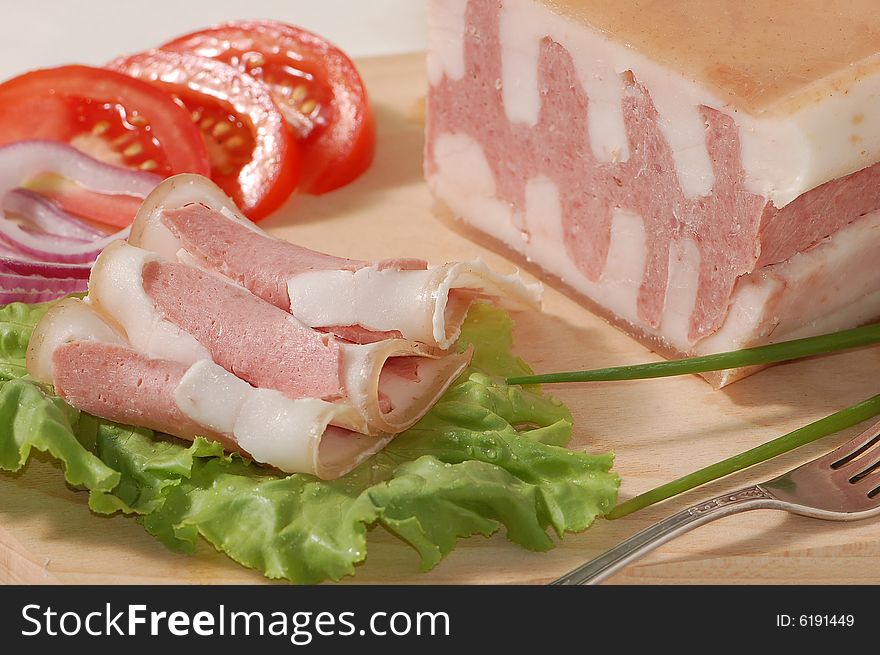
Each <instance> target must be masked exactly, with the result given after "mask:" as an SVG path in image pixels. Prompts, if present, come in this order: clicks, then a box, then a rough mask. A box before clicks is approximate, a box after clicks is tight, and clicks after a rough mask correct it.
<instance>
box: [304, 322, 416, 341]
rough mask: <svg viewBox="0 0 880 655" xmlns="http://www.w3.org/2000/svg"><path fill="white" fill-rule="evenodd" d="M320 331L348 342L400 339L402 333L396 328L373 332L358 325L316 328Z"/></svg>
mask: <svg viewBox="0 0 880 655" xmlns="http://www.w3.org/2000/svg"><path fill="white" fill-rule="evenodd" d="M317 329H318V330H320V331H321V332H330V333H331V334H335V335H336V336H337V337H339V338H340V339H343V340H345V341H348V342H349V343H357V344H367V343H376V342H377V341H384V340H385V339H400V338H402V336H403V335H401V334H400V332H399V331H397V330H389V331H387V332H374V331H373V330H368V329H367V328H364V327H361V326H360V325H330V326H327V327H321V328H317Z"/></svg>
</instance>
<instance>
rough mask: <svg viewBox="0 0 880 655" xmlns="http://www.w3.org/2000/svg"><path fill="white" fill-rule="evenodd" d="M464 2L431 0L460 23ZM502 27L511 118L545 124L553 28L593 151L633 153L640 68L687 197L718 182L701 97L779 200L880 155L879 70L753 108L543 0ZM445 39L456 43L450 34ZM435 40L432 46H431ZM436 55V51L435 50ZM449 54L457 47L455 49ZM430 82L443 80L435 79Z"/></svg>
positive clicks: (748, 173) (754, 182)
mask: <svg viewBox="0 0 880 655" xmlns="http://www.w3.org/2000/svg"><path fill="white" fill-rule="evenodd" d="M461 4H462V3H461V2H460V1H459V0H456V2H439V1H438V2H432V3H431V5H430V7H429V26H434V25H442V24H446V23H450V22H455V20H457V19H458V16H460V15H463V14H461V12H460V10H461ZM430 29H434V28H433V27H431V28H430ZM464 29H466V28H464ZM501 32H502V44H501V46H502V69H503V73H502V78H503V79H502V80H501V82H502V83H503V98H504V103H505V110H506V112H507V115H508V117H509V119H510V120H511V121H514V122H519V123H526V124H529V125H534V124H535V123H537V120H538V116H539V112H540V103H541V92H540V89H538V82H537V66H538V53H539V44H540V40H541V39H543V38H545V37H550V38H552V39H554V40H555V41H557V42H559V43H560V44H561V45H562V46H564V47H565V48H566V49H567V50H568V51H569V52H570V53H571V54H572V57H573V59H574V61H575V65H576V68H577V71H578V76H579V78H580V79H581V82H582V84H583V86H584V89H585V91H586V93H587V95H588V97H589V101H590V110H589V113H590V115H589V116H588V121H589V128H590V146H591V147H592V150H593V153H594V154H595V156H596V157H597V158H598V159H600V160H601V161H612V160H615V159H618V160H625V159H626V158H627V157H628V155H629V153H628V145H627V140H626V134H625V130H624V127H623V125H624V123H623V112H622V107H621V104H620V94H621V90H620V89H621V83H620V74H621V73H623V72H625V71H632V72H633V74H634V75H635V77H636V79H637V80H638V81H639V82H640V83H641V84H643V85H644V86H645V87H646V88H647V89H648V92H649V93H650V94H651V98H652V100H653V102H654V105H655V106H656V107H657V110H658V113H659V119H658V120H659V125H660V128H661V130H662V131H663V134H664V136H665V138H666V139H667V141H668V142H669V144H670V147H671V149H672V153H673V159H674V162H675V166H676V173H677V175H678V179H679V183H680V185H681V188H682V190H683V191H684V193H685V195H687V196H689V197H696V196H701V195H706V194H708V193H709V192H710V191H711V189H712V184H713V182H714V171H713V169H712V165H711V160H710V157H709V153H708V150H707V148H706V144H705V136H706V128H705V123H704V121H703V118H702V116H701V114H700V107H701V106H706V107H711V108H714V109H717V110H719V111H721V112H723V113H725V114H727V115H729V116H731V117H732V118H733V120H734V122H735V123H736V125H737V128H738V131H739V137H740V142H741V146H742V165H743V170H744V171H745V178H746V187H747V188H748V190H750V191H751V192H753V193H756V194H758V195H760V196H762V197H765V198H767V199H768V200H770V201H771V202H772V203H773V204H774V205H775V206H776V207H783V206H785V205H786V204H788V203H789V202H791V201H792V200H794V199H795V198H797V197H798V196H800V195H801V194H803V193H805V192H807V191H809V190H810V189H813V188H815V187H817V186H819V185H821V184H823V183H825V182H828V181H830V180H833V179H836V178H838V177H842V176H844V175H847V174H849V173H852V172H855V171H858V170H861V169H862V168H865V167H866V166H869V165H871V164H873V163H874V162H876V161H878V160H880V120H876V119H872V118H871V116H870V112H866V108H869V109H870V107H872V106H876V104H877V98H880V72H876V73H871V74H866V75H864V76H862V77H861V78H859V79H858V80H856V81H855V82H854V83H853V84H852V85H851V86H850V87H849V88H848V90H847V92H846V93H835V94H826V95H824V96H822V98H821V100H817V101H814V102H804V103H801V104H800V105H799V106H798V107H797V108H796V109H794V110H788V109H784V108H780V109H778V110H776V109H774V108H772V107H771V108H769V109H768V110H767V111H765V112H763V113H760V114H749V113H747V112H744V111H734V110H733V109H732V108H731V107H730V106H729V105H728V104H727V103H726V102H725V100H724V99H723V98H720V97H717V96H716V95H714V94H713V93H712V92H711V91H710V90H708V89H706V88H704V87H702V86H699V85H698V84H696V83H694V82H693V81H692V80H689V79H687V78H685V77H684V76H682V75H680V74H679V73H677V72H675V71H672V70H670V69H668V68H665V67H663V66H660V65H658V64H657V63H656V62H654V61H652V60H651V59H649V58H647V57H645V56H644V55H642V54H640V53H638V52H636V51H634V50H632V49H631V48H629V47H627V45H626V44H624V43H620V42H618V41H615V40H614V39H613V38H610V37H609V36H608V35H605V34H602V33H599V32H597V31H595V30H593V29H592V28H590V27H587V26H586V25H584V24H582V23H579V22H576V21H573V20H571V19H569V18H567V17H564V16H561V15H558V14H555V13H554V12H553V11H552V10H551V9H549V8H547V7H546V6H545V5H543V4H541V3H539V2H535V0H504V3H503V9H502V15H501ZM462 33H463V32H462ZM456 34H458V32H456ZM455 43H456V45H455V49H456V53H457V54H456V55H455V59H456V61H458V59H457V58H458V57H459V56H460V57H461V61H462V62H463V58H464V43H463V41H462V42H461V43H460V44H459V43H458V41H457V40H456V41H455ZM445 47H446V48H447V49H448V48H452V45H451V42H447V43H446V44H445ZM433 49H434V47H433V46H432V45H429V50H433ZM435 56H436V55H435V54H434V52H429V59H430V58H431V57H435ZM442 57H443V58H444V59H447V58H450V57H451V55H450V54H449V52H448V50H447V51H446V54H444V55H442ZM462 69H463V64H462ZM431 82H432V84H435V83H436V82H435V81H434V80H433V79H432V80H431ZM860 117H861V118H860Z"/></svg>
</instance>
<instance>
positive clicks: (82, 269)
mask: <svg viewBox="0 0 880 655" xmlns="http://www.w3.org/2000/svg"><path fill="white" fill-rule="evenodd" d="M9 252H11V251H6V250H5V249H3V248H2V247H0V273H15V274H18V275H42V276H43V277H55V278H58V277H60V278H71V277H73V278H77V279H79V280H87V279H89V272H90V271H91V270H92V264H91V263H87V264H59V263H57V262H40V261H36V260H33V259H21V255H19V254H18V253H13V256H11V257H10V256H9V254H8V253H9Z"/></svg>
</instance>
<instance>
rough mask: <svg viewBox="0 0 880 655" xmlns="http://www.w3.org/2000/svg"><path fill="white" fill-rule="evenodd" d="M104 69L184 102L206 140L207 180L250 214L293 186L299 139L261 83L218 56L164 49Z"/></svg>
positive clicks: (276, 202) (272, 205) (267, 208)
mask: <svg viewBox="0 0 880 655" xmlns="http://www.w3.org/2000/svg"><path fill="white" fill-rule="evenodd" d="M109 68H112V69H114V70H117V71H121V72H123V73H125V74H127V75H131V76H132V77H135V78H137V79H141V80H145V81H148V82H150V83H151V84H154V85H155V86H156V87H158V88H160V89H162V90H164V91H165V92H166V93H169V94H171V95H173V96H174V97H175V98H177V99H178V100H179V101H180V102H182V103H183V104H184V105H185V106H186V108H187V109H188V110H189V111H190V117H191V118H190V120H191V121H193V122H194V123H195V124H196V125H197V126H198V128H199V130H200V131H201V134H202V137H203V139H204V141H205V143H206V144H207V147H208V153H209V154H210V158H211V178H212V179H213V180H214V181H215V182H216V183H217V184H218V185H219V186H220V187H221V188H222V189H223V190H224V191H225V192H226V193H227V194H228V195H229V196H230V197H232V199H233V200H234V201H235V203H236V204H237V205H238V206H239V207H240V208H241V210H242V211H243V212H244V213H245V214H246V215H247V216H248V217H249V218H251V219H253V220H259V219H260V218H263V217H265V216H267V215H268V214H269V213H271V212H272V211H273V210H275V209H277V208H278V207H279V206H281V204H282V203H284V201H285V200H286V199H287V197H288V196H289V195H290V193H291V192H292V191H293V189H294V188H295V187H296V183H297V180H298V177H299V156H298V154H297V146H296V142H295V140H294V139H293V138H292V136H291V135H290V133H289V132H288V130H287V129H286V125H285V122H284V117H283V116H282V115H281V112H280V111H279V110H278V107H277V106H276V105H275V102H274V101H273V100H272V96H271V94H270V93H269V90H268V88H267V87H266V85H265V84H263V83H262V82H259V81H258V80H256V79H254V78H253V77H251V76H250V75H246V74H243V73H242V72H241V71H239V70H238V69H237V68H234V67H232V66H229V65H227V64H224V63H223V62H221V61H215V60H213V59H208V58H205V57H199V56H196V55H192V54H185V53H178V52H167V51H162V50H150V51H148V52H143V53H140V54H136V55H132V56H131V57H123V58H120V59H117V60H116V61H114V62H112V63H111V64H110V65H109Z"/></svg>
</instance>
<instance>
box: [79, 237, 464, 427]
mask: <svg viewBox="0 0 880 655" xmlns="http://www.w3.org/2000/svg"><path fill="white" fill-rule="evenodd" d="M88 299H89V303H90V304H91V305H92V306H93V307H94V308H95V309H96V310H97V311H99V312H101V313H102V314H103V315H104V316H106V317H107V318H108V320H110V321H111V322H112V323H113V324H114V325H116V326H117V327H118V329H119V332H120V333H122V334H124V335H125V337H126V340H127V342H128V343H129V344H130V345H131V347H132V348H133V349H134V350H135V351H136V352H138V353H140V354H141V355H144V356H146V357H148V358H150V359H159V360H163V361H172V362H176V363H178V364H180V365H183V366H191V365H194V364H196V363H197V362H199V361H204V360H207V361H211V362H214V363H215V364H216V365H219V366H220V367H222V368H223V369H224V370H225V371H228V372H229V373H231V374H233V375H234V376H235V377H237V378H239V379H241V380H243V381H244V382H245V383H247V384H250V385H252V386H254V387H257V388H259V389H271V390H274V391H277V392H280V393H281V394H283V395H284V396H286V397H287V398H290V399H293V400H297V399H302V398H313V399H318V400H322V401H326V402H329V403H333V405H334V407H335V410H334V413H333V416H332V418H331V419H330V422H331V423H332V424H333V425H335V426H338V427H343V428H346V429H349V430H354V431H357V432H360V433H363V434H369V435H374V436H379V435H383V434H396V433H399V432H402V431H404V430H406V429H408V428H409V427H411V426H412V425H413V424H414V423H415V422H416V421H418V420H419V419H420V418H421V417H422V416H423V415H424V414H425V412H427V411H428V409H430V407H431V406H432V405H433V404H434V403H435V402H436V401H437V399H438V398H439V397H440V396H441V395H442V394H443V392H444V391H445V390H446V389H447V388H448V386H449V385H450V384H451V383H452V382H453V381H454V380H455V378H456V377H458V375H459V374H460V373H461V372H462V370H464V368H465V367H466V366H467V364H468V362H469V361H470V354H471V353H470V351H468V352H464V353H441V352H439V351H436V350H433V349H430V348H427V347H425V346H423V345H420V344H417V343H415V342H413V341H409V340H406V339H399V338H388V339H382V340H378V341H374V342H372V343H368V344H354V343H347V342H344V341H341V340H339V339H337V338H336V337H335V336H334V335H333V334H327V333H322V332H318V331H316V330H313V329H312V328H310V327H307V326H305V325H303V324H302V323H300V322H299V321H298V320H297V319H296V318H295V317H293V316H291V315H290V314H289V313H287V312H285V311H283V310H281V309H279V308H277V307H275V306H274V305H271V304H269V303H267V302H265V301H263V300H262V299H260V298H258V297H257V296H255V295H253V294H252V293H250V292H249V291H248V290H247V289H245V288H243V287H240V286H238V285H235V284H233V283H232V282H230V281H229V280H227V279H225V278H223V277H221V276H220V275H217V274H214V273H209V272H206V271H203V270H200V269H198V268H195V267H193V266H189V265H187V264H182V263H179V262H177V261H168V260H165V259H163V258H162V257H161V256H160V255H158V254H157V253H155V252H151V251H147V250H143V249H141V248H137V247H135V246H131V245H129V244H127V243H125V242H124V241H117V242H115V243H113V244H111V245H110V246H109V247H107V248H106V249H105V250H104V251H103V252H102V253H101V255H100V256H99V257H98V259H97V261H96V262H95V265H94V267H93V268H92V274H91V277H90V279H89V296H88Z"/></svg>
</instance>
